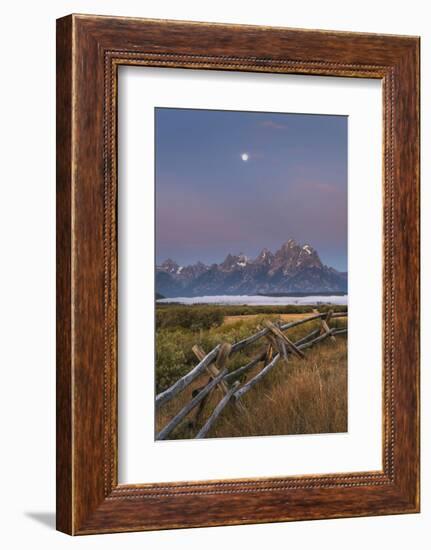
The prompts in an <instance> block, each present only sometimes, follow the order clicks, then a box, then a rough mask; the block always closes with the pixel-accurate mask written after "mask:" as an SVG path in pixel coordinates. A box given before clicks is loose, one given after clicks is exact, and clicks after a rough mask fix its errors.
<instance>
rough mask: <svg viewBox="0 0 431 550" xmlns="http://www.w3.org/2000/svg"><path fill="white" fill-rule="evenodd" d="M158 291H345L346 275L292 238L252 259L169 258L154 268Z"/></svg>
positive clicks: (178, 293) (194, 293)
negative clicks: (188, 261)
mask: <svg viewBox="0 0 431 550" xmlns="http://www.w3.org/2000/svg"><path fill="white" fill-rule="evenodd" d="M156 289H157V292H159V293H160V294H163V295H165V296H168V297H169V296H170V297H172V296H203V295H217V294H231V295H232V294H259V293H279V292H292V291H300V292H316V291H325V292H327V291H343V292H344V291H345V290H346V289H347V274H345V273H340V272H338V271H337V270H335V269H333V268H332V267H327V266H325V265H323V264H322V262H321V260H320V258H319V255H318V253H317V251H316V250H315V249H314V248H313V247H312V246H311V244H309V243H305V244H298V242H297V241H295V240H294V239H289V240H287V241H286V242H284V243H283V244H282V245H281V247H280V248H279V249H278V250H277V251H276V252H275V253H273V252H271V251H270V250H269V249H268V248H263V249H262V250H261V252H260V253H259V254H258V255H257V257H256V258H255V259H254V260H250V259H249V258H248V257H247V256H246V255H245V254H243V253H239V254H237V255H235V254H231V253H229V254H227V256H226V258H225V259H224V261H223V262H222V263H220V264H217V263H214V264H212V265H211V266H207V265H205V264H203V263H202V262H197V263H196V264H194V265H191V266H186V267H180V266H178V264H177V263H176V262H174V261H173V260H171V259H168V260H166V261H164V262H163V263H162V264H161V265H160V266H158V267H157V269H156Z"/></svg>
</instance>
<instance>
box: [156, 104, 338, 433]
mask: <svg viewBox="0 0 431 550" xmlns="http://www.w3.org/2000/svg"><path fill="white" fill-rule="evenodd" d="M154 117H155V197H156V198H155V235H156V237H155V323H156V331H155V410H156V418H155V439H156V440H173V439H202V438H229V437H254V436H287V435H294V434H325V433H339V432H347V431H348V423H347V419H348V399H347V397H348V396H347V393H348V392H347V379H348V369H347V360H348V357H347V355H348V354H347V347H348V346H347V341H348V335H347V331H348V202H347V201H348V116H344V115H327V114H320V113H313V114H303V113H288V112H286V113H274V112H253V111H232V110H211V109H188V108H187V109H185V108H183V109H180V108H168V107H156V108H155V110H154Z"/></svg>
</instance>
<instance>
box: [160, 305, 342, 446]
mask: <svg viewBox="0 0 431 550" xmlns="http://www.w3.org/2000/svg"><path fill="white" fill-rule="evenodd" d="M329 307H330V309H332V310H333V311H334V312H337V311H346V307H345V306H320V307H319V311H320V312H324V311H327V310H328V309H329ZM312 314H313V308H312V307H311V306H293V305H292V306H286V305H284V306H226V305H223V306H216V305H210V306H209V305H192V306H186V305H178V304H172V305H171V304H163V305H160V304H158V305H157V307H156V392H157V393H159V392H161V391H163V390H165V389H167V388H168V387H169V386H171V385H172V384H173V383H174V382H175V381H176V380H178V379H179V378H180V377H181V376H183V375H184V374H186V373H187V372H188V371H190V369H192V368H193V367H194V366H195V365H196V364H197V363H198V360H197V359H196V356H195V355H194V353H193V351H192V347H193V346H194V345H195V344H198V345H199V346H201V347H202V349H203V350H204V351H205V352H209V351H210V350H211V349H213V348H214V346H216V345H217V344H219V343H223V342H228V343H234V342H236V341H238V340H241V339H243V338H246V337H248V336H250V335H251V334H253V333H254V332H256V330H257V329H258V328H259V327H262V326H263V323H264V321H265V320H267V319H268V320H271V321H272V322H279V321H283V322H286V321H290V320H294V319H297V318H303V317H306V316H308V315H312ZM346 323H347V319H346V318H339V319H334V320H332V321H331V328H332V327H339V328H342V327H345V326H346ZM319 327H320V321H318V320H316V321H310V322H309V323H306V324H304V325H300V326H298V327H294V328H292V329H290V330H289V331H288V333H287V334H288V336H289V338H291V339H292V340H293V341H295V340H298V339H300V338H302V337H303V336H305V335H306V334H308V333H310V332H311V331H312V330H314V329H317V328H319ZM267 345H268V342H266V340H265V338H264V339H261V340H259V341H258V342H256V343H254V344H251V345H250V346H248V347H246V348H245V349H244V350H242V351H241V352H238V353H235V354H233V355H232V356H231V357H230V358H229V361H228V368H229V370H230V371H232V370H235V369H237V368H239V367H241V366H243V365H245V364H247V363H248V362H249V361H250V360H251V359H253V358H254V357H255V356H256V355H257V354H258V353H259V352H260V351H261V350H262V349H263V348H264V347H265V346H267ZM262 367H263V362H260V363H258V364H257V365H256V366H255V367H254V368H253V369H252V370H250V371H248V372H247V373H246V375H244V376H243V377H242V378H239V380H240V382H245V381H246V379H247V380H250V379H251V378H252V377H253V376H254V375H255V374H257V373H258V372H259V371H260V370H261V369H262ZM208 380H209V375H208V374H202V375H201V376H200V377H199V378H197V379H196V380H194V382H193V383H192V384H191V385H190V386H189V387H188V388H186V389H185V390H184V391H183V392H181V393H180V394H178V395H177V396H176V397H175V398H174V399H172V401H170V402H168V403H166V404H164V405H162V406H161V407H160V409H159V410H158V412H157V415H156V431H159V430H160V429H161V428H162V427H163V426H164V425H165V424H166V423H167V422H168V421H169V420H170V419H171V418H172V417H173V416H174V415H175V414H176V412H178V410H180V409H181V408H182V407H183V406H184V405H185V404H186V402H187V401H189V400H190V399H191V396H192V393H193V391H194V390H196V388H199V387H202V386H203V385H205V384H206V383H207V382H208ZM221 397H222V393H221V390H219V389H218V388H216V389H215V390H214V391H213V392H212V394H211V395H210V398H209V399H208V401H207V403H206V405H205V408H204V409H203V410H202V411H201V414H200V416H199V419H197V418H195V411H192V412H191V413H190V415H189V416H188V417H187V418H186V419H184V421H183V422H182V423H181V424H180V425H179V426H178V427H177V428H175V430H174V431H173V432H172V434H171V435H170V436H169V438H170V439H187V438H193V437H194V434H195V433H196V429H197V428H199V427H200V426H198V425H197V422H198V423H199V424H200V425H202V424H203V423H204V422H205V421H206V419H207V418H208V417H209V415H210V414H211V412H212V410H213V409H214V407H215V405H216V404H217V402H218V401H219V400H220V399H221ZM345 431H347V338H346V336H343V335H337V336H336V340H335V342H334V341H331V340H330V339H329V338H328V339H326V340H325V341H324V342H322V343H320V344H318V345H316V346H314V347H312V348H311V349H309V350H307V351H306V355H305V359H300V358H296V357H294V356H293V355H289V359H288V361H287V362H286V361H285V360H281V361H279V363H278V364H277V366H276V367H275V368H274V369H273V370H272V371H271V372H270V373H269V374H268V375H267V376H266V377H265V378H264V379H263V380H262V381H261V382H260V383H259V384H257V385H256V386H255V387H254V388H252V389H251V390H250V391H249V392H248V393H247V394H246V395H245V396H244V397H243V399H242V401H241V406H238V405H237V404H235V402H232V403H230V404H229V405H228V406H227V407H226V409H225V410H224V411H223V413H222V415H221V416H220V417H219V418H218V420H217V422H216V424H215V425H214V427H213V428H212V429H211V431H210V432H209V434H208V437H235V436H257V435H281V434H305V433H308V434H311V433H332V432H345Z"/></svg>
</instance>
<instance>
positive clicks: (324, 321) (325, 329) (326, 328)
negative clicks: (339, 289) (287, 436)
mask: <svg viewBox="0 0 431 550" xmlns="http://www.w3.org/2000/svg"><path fill="white" fill-rule="evenodd" d="M340 317H347V312H341V313H333V312H332V310H330V311H328V312H326V313H319V312H317V311H316V312H315V313H314V314H313V315H310V316H308V317H305V318H303V319H299V320H297V321H292V322H290V323H284V324H280V323H279V324H275V323H272V322H271V321H269V320H266V321H265V322H264V325H265V328H262V329H261V330H259V331H257V332H256V333H254V334H252V335H251V336H249V337H248V338H245V339H244V340H240V341H238V342H236V343H234V344H228V343H223V344H219V345H217V346H216V347H215V348H214V349H212V350H211V351H210V352H208V353H205V351H204V350H203V349H202V348H201V347H200V346H198V345H196V346H193V353H194V354H195V355H196V357H197V359H198V361H199V362H198V364H197V365H196V366H195V367H194V368H193V369H191V370H190V371H189V372H188V373H187V374H185V375H184V376H183V377H182V378H180V379H179V380H177V381H176V382H175V383H174V384H172V386H170V387H169V388H168V389H166V390H164V391H162V392H161V393H159V394H158V395H157V396H156V409H159V408H160V407H161V406H162V405H163V404H165V403H167V402H168V401H170V400H171V399H172V398H173V397H175V396H176V395H178V394H179V393H180V392H182V391H183V390H184V389H185V388H187V387H188V386H189V385H190V384H191V383H192V382H193V381H194V380H195V379H196V378H198V377H199V376H201V375H202V374H203V373H205V372H206V373H208V374H209V379H208V381H207V383H206V384H204V385H203V386H201V387H199V388H196V389H195V390H193V392H192V398H191V400H190V401H188V402H187V403H186V405H184V406H183V408H182V409H181V410H180V411H179V412H178V413H177V414H176V415H175V416H174V417H173V418H172V419H171V420H170V421H169V422H168V423H167V424H166V425H165V426H164V428H162V429H161V430H160V431H159V432H158V433H157V434H156V439H157V440H163V439H167V438H168V436H169V434H170V433H171V432H172V431H173V430H174V429H175V428H176V427H177V426H178V425H179V424H180V423H181V421H182V420H183V419H184V418H185V417H186V416H188V415H189V414H190V413H191V412H192V411H193V410H194V416H193V419H192V420H191V422H190V426H192V427H194V428H197V427H198V426H199V425H200V424H201V419H202V416H203V411H204V408H205V404H206V403H207V402H208V400H209V397H210V396H211V394H212V393H213V391H214V390H215V389H216V388H219V390H220V391H221V393H222V399H221V400H220V401H219V402H218V404H217V405H216V407H215V408H214V410H213V411H212V413H211V414H210V416H209V418H208V420H207V421H206V422H205V424H204V425H203V426H202V427H201V428H200V429H198V431H197V433H196V435H195V438H196V439H201V438H204V437H205V436H206V435H207V434H208V432H209V431H210V429H211V428H212V426H213V425H214V424H215V422H216V420H217V418H218V417H219V416H220V414H221V412H222V411H223V410H224V408H225V407H226V406H227V405H228V404H229V403H230V402H234V403H235V404H236V406H237V407H239V408H240V409H244V405H243V404H242V402H241V398H242V397H243V396H244V395H245V394H246V393H247V392H248V391H249V390H251V388H253V387H254V386H256V384H258V383H259V382H260V381H261V380H262V379H263V378H264V377H265V376H266V375H267V374H268V373H269V372H270V371H271V370H273V369H274V368H275V367H276V366H277V364H278V363H279V361H280V359H283V360H284V361H288V358H289V355H294V356H296V357H298V358H300V359H304V357H305V354H304V350H307V349H308V348H311V347H312V346H314V345H316V344H318V343H320V342H323V341H324V340H326V339H327V338H330V339H331V340H335V336H336V335H337V334H339V335H340V334H347V328H335V327H334V328H331V327H330V322H331V320H332V319H337V318H340ZM316 320H320V327H319V328H317V329H315V330H312V331H311V332H310V333H309V334H307V335H306V336H304V337H303V338H301V339H300V340H298V341H296V342H293V341H292V340H291V339H290V338H289V337H288V336H287V334H286V332H287V331H288V330H289V329H291V328H293V327H297V326H299V325H302V324H304V323H309V322H312V321H316ZM263 338H264V339H265V340H266V345H264V346H263V348H262V349H261V351H260V352H259V353H258V354H257V355H256V356H255V357H254V358H253V359H252V360H251V361H249V362H248V363H247V364H245V365H243V366H242V367H239V368H236V369H235V370H233V371H231V372H229V371H228V369H227V362H228V360H229V358H230V357H231V356H232V355H233V354H234V353H237V352H238V351H241V350H243V349H244V348H245V347H247V346H249V345H250V344H253V343H254V342H257V341H258V340H260V339H263ZM261 362H263V367H262V369H261V370H260V371H259V372H258V373H257V374H256V375H255V376H253V377H252V378H251V379H250V380H248V381H247V380H245V381H243V382H242V385H241V383H240V381H239V380H238V378H239V377H240V376H241V377H242V378H243V376H242V375H244V374H245V373H247V372H248V371H250V370H251V369H252V368H253V367H255V366H256V365H257V364H258V363H261Z"/></svg>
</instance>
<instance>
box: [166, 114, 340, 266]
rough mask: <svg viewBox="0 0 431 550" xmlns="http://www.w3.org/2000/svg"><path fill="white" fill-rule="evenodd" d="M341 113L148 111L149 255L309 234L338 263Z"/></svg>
mask: <svg viewBox="0 0 431 550" xmlns="http://www.w3.org/2000/svg"><path fill="white" fill-rule="evenodd" d="M347 121H348V118H347V117H346V116H334V115H303V114H285V113H263V112H243V111H217V110H213V111H212V110H199V109H167V108H156V110H155V122H156V125H155V128H156V135H155V146H156V159H155V162H156V262H157V263H161V262H163V261H164V260H166V259H167V258H171V259H173V260H175V261H176V262H177V263H178V264H179V265H189V264H192V263H195V262H197V261H199V260H200V261H202V262H204V263H207V264H211V263H220V262H222V261H223V260H224V258H225V257H226V255H227V254H228V253H232V254H239V253H243V254H246V255H247V256H249V257H251V258H254V257H256V256H257V255H258V253H259V252H260V251H261V250H262V248H268V249H270V250H272V251H273V252H275V251H276V250H277V249H278V248H279V247H280V246H281V245H282V244H283V243H284V242H285V241H287V240H288V239H290V238H293V239H295V240H296V241H297V242H298V243H299V244H305V243H308V244H310V245H311V246H313V247H314V248H315V249H316V250H317V251H318V253H319V255H320V258H321V260H322V261H323V263H325V264H326V265H329V266H331V267H334V268H335V269H338V270H341V271H347Z"/></svg>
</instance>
